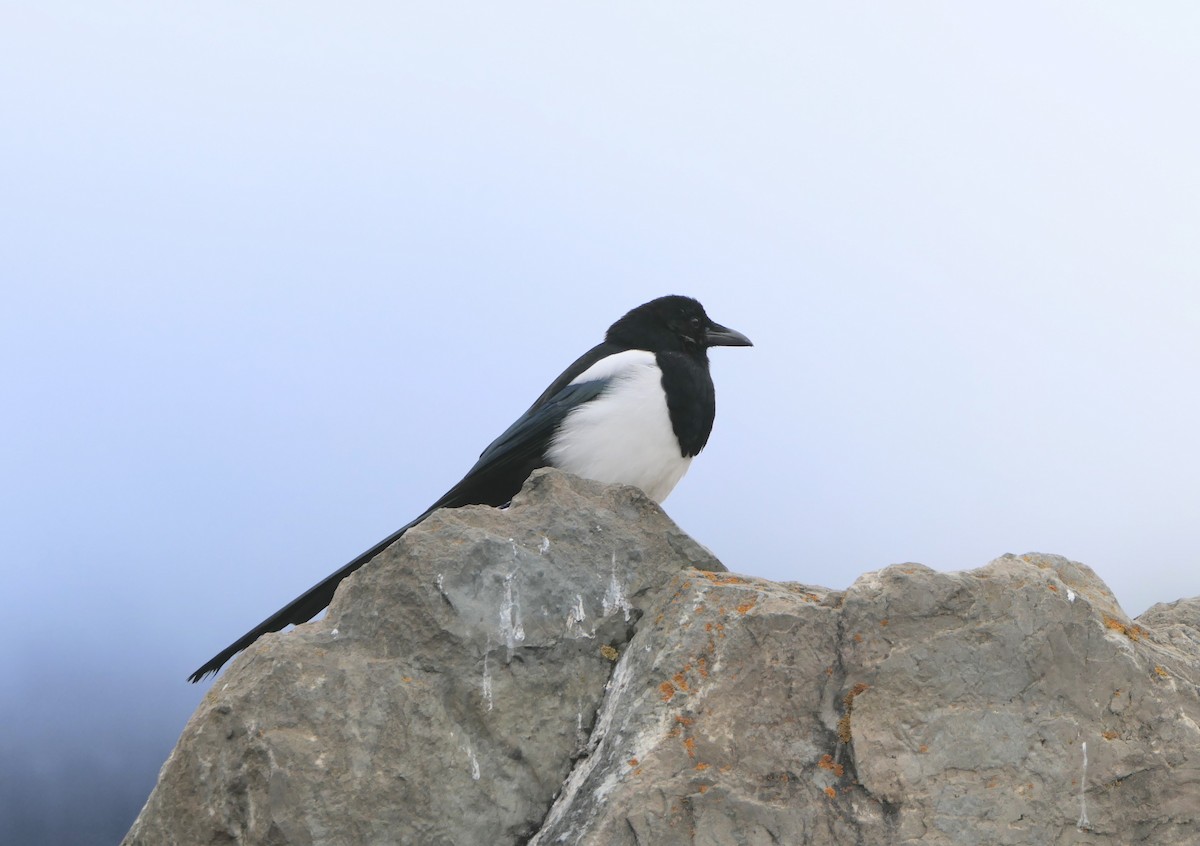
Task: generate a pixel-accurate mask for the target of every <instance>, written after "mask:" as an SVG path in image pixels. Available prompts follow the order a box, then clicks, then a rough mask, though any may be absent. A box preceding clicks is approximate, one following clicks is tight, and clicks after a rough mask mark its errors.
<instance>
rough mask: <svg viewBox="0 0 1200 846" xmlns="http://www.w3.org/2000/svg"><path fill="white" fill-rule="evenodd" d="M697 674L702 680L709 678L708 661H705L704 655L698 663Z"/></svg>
mask: <svg viewBox="0 0 1200 846" xmlns="http://www.w3.org/2000/svg"><path fill="white" fill-rule="evenodd" d="M696 672H698V673H699V674H700V678H702V679H706V678H708V661H707V660H705V658H704V656H703V655H701V656H700V658H699V659H698V660H697V661H696Z"/></svg>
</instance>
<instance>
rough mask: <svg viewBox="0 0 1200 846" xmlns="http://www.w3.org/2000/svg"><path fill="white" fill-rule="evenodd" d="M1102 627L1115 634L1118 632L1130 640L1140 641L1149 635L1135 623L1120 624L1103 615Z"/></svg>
mask: <svg viewBox="0 0 1200 846" xmlns="http://www.w3.org/2000/svg"><path fill="white" fill-rule="evenodd" d="M1104 625H1106V626H1108V627H1109V628H1110V629H1112V630H1113V631H1115V632H1120V633H1121V634H1123V635H1125V637H1127V638H1129V639H1130V640H1141V639H1142V638H1144V637H1147V636H1148V635H1149V634H1150V632H1148V631H1146V630H1145V629H1143V628H1142V627H1141V626H1139V625H1138V624H1137V623H1132V624H1130V623H1122V622H1121V621H1120V620H1118V619H1117V618H1115V617H1109V616H1108V615H1107V614H1105V615H1104Z"/></svg>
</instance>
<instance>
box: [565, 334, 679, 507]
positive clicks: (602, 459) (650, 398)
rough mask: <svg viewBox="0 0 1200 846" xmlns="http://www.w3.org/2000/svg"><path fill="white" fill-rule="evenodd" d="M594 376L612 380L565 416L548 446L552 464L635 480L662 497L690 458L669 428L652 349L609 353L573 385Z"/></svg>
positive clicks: (587, 474)
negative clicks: (595, 394)
mask: <svg viewBox="0 0 1200 846" xmlns="http://www.w3.org/2000/svg"><path fill="white" fill-rule="evenodd" d="M595 379H611V380H612V381H611V383H610V384H609V386H608V387H607V388H605V390H604V393H602V394H601V395H600V396H598V397H596V399H594V400H592V401H591V402H587V403H584V404H583V405H581V406H580V407H579V408H577V409H575V410H574V411H572V412H571V413H570V414H568V415H567V417H566V419H565V420H564V421H563V424H562V425H561V426H560V427H559V430H558V434H557V435H555V437H554V440H553V441H552V442H551V444H550V448H549V450H548V451H547V457H548V458H549V459H550V463H551V464H553V465H554V466H555V467H557V468H559V469H560V470H565V471H567V472H568V473H574V474H575V475H577V476H583V477H584V478H587V479H595V480H596V481H598V482H606V483H609V484H612V483H621V484H625V485H634V486H636V487H639V488H641V489H642V490H643V491H645V492H646V495H647V496H649V497H650V498H651V499H653V500H654V501H656V502H662V501H663V500H665V499H666V498H667V495H668V494H669V493H671V490H672V489H673V488H674V487H675V485H676V483H677V482H678V481H679V480H680V479H682V478H683V474H684V473H686V472H687V469H688V466H689V465H690V464H691V463H692V459H691V458H684V456H683V455H682V454H681V453H680V450H679V441H678V440H677V439H676V437H675V431H674V429H672V428H671V417H670V414H669V413H668V412H667V401H666V396H665V395H664V394H663V388H662V371H661V370H659V369H658V364H657V362H656V361H655V359H654V353H651V352H646V351H644V350H628V351H626V352H622V353H617V354H616V355H611V356H608V357H607V358H605V359H602V360H601V361H598V362H597V363H596V364H594V365H592V366H591V367H590V368H589V369H588V370H586V371H584V372H583V373H582V374H580V375H579V376H578V377H577V378H576V379H574V380H573V382H572V384H577V383H579V382H590V381H593V380H595Z"/></svg>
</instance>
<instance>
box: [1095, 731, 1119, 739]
mask: <svg viewBox="0 0 1200 846" xmlns="http://www.w3.org/2000/svg"><path fill="white" fill-rule="evenodd" d="M1100 736H1101V737H1103V738H1104V739H1105V740H1116V739H1117V738H1118V737H1120V736H1121V735H1120V734H1119V733H1118V732H1115V731H1113V730H1112V729H1109V730H1108V731H1105V732H1101V733H1100Z"/></svg>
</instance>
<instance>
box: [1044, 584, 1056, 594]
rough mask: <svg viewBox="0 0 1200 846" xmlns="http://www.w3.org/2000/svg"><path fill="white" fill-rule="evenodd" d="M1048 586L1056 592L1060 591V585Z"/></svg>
mask: <svg viewBox="0 0 1200 846" xmlns="http://www.w3.org/2000/svg"><path fill="white" fill-rule="evenodd" d="M1046 587H1048V588H1050V590H1052V591H1054V592H1055V593H1058V585H1046Z"/></svg>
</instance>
